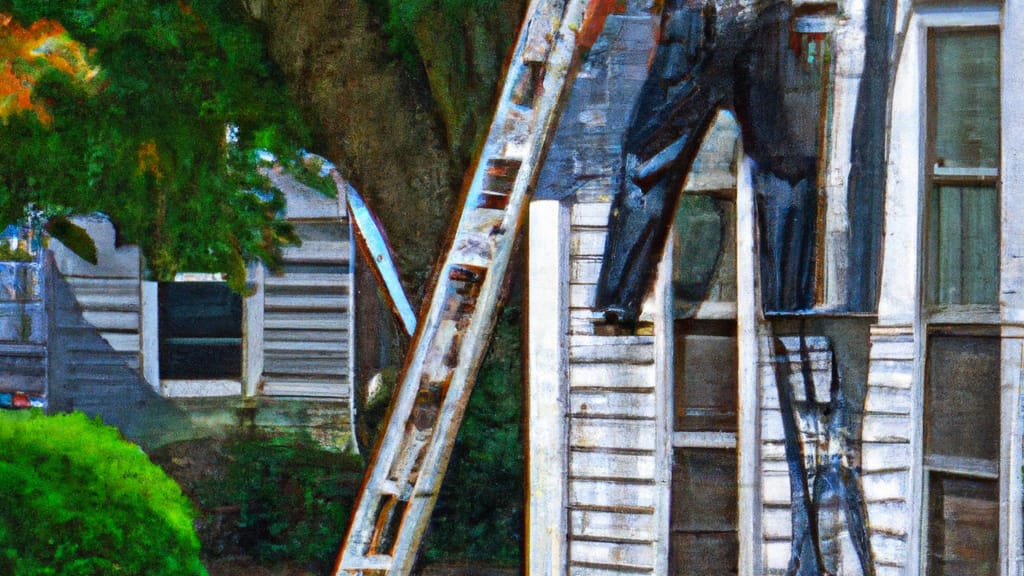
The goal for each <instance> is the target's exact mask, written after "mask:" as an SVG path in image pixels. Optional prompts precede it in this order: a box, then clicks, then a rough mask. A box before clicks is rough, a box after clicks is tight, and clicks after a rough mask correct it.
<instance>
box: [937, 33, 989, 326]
mask: <svg viewBox="0 0 1024 576" xmlns="http://www.w3.org/2000/svg"><path fill="white" fill-rule="evenodd" d="M926 171H927V173H926V176H927V187H928V198H927V204H926V206H927V223H926V230H927V248H928V249H927V263H926V270H927V280H926V289H927V302H928V304H931V305H953V306H956V305H970V304H973V305H978V304H981V305H985V304H996V303H997V302H998V297H999V194H998V189H997V181H998V178H999V31H998V30H997V29H990V28H982V29H953V30H950V29H933V30H931V31H929V34H928V157H927V160H926Z"/></svg>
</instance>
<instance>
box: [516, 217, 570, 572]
mask: <svg viewBox="0 0 1024 576" xmlns="http://www.w3.org/2000/svg"><path fill="white" fill-rule="evenodd" d="M529 218H530V223H529V246H530V250H529V254H530V258H529V262H528V264H527V271H528V275H529V276H528V278H529V281H528V282H527V286H528V290H529V298H528V299H527V301H528V310H527V322H528V325H527V330H528V337H527V350H528V354H527V387H528V393H527V404H528V407H527V414H528V418H527V422H528V428H529V429H528V431H527V438H528V440H527V442H528V448H527V452H528V458H527V462H528V465H527V483H528V488H527V496H526V499H527V503H526V508H527V522H526V546H527V550H529V553H528V554H527V573H528V574H531V576H558V575H559V574H563V573H564V572H565V570H566V565H567V558H568V554H567V544H566V532H567V524H566V518H567V517H566V513H565V510H566V506H567V502H568V487H567V478H568V454H567V447H568V436H567V430H566V416H565V415H566V412H567V409H568V400H567V389H568V346H567V342H568V310H569V303H568V297H569V294H568V291H569V281H568V272H569V254H568V250H567V245H568V242H567V241H566V239H567V238H568V235H569V230H568V221H569V217H568V208H567V206H566V205H564V204H562V203H561V202H559V201H557V200H537V201H534V202H531V203H530V216H529Z"/></svg>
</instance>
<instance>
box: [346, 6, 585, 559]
mask: <svg viewBox="0 0 1024 576" xmlns="http://www.w3.org/2000/svg"><path fill="white" fill-rule="evenodd" d="M584 5H585V2H583V1H582V0H573V1H571V2H570V3H569V5H568V7H566V6H564V5H563V2H554V3H544V2H542V0H534V2H533V5H532V6H531V12H530V13H531V14H533V15H534V17H533V18H531V19H529V20H527V22H526V24H525V25H524V29H523V31H522V32H521V34H520V41H519V43H518V45H517V49H516V53H515V56H514V58H513V60H512V63H513V64H512V67H511V70H514V71H515V72H517V73H518V74H515V73H510V75H509V76H508V77H507V80H506V84H505V87H504V89H503V93H502V97H501V100H500V104H499V108H498V110H497V112H496V115H495V120H494V122H493V124H492V128H491V134H490V135H489V137H488V140H487V145H486V148H485V150H484V152H483V153H482V155H481V160H480V162H479V164H478V166H477V169H476V171H475V174H474V179H473V181H472V184H471V186H470V188H469V190H468V192H467V196H466V199H465V205H464V209H463V212H462V215H461V218H460V221H459V224H458V227H457V229H456V233H455V235H454V237H453V240H452V246H451V249H450V250H449V252H448V253H447V257H446V260H445V264H444V266H443V267H442V268H441V277H440V278H439V279H438V282H437V284H436V286H435V290H434V293H433V296H432V299H431V306H430V308H429V309H428V310H427V313H426V317H425V318H424V320H423V321H422V322H421V323H420V324H419V329H418V330H417V338H416V339H415V341H416V346H415V348H414V350H413V351H412V353H411V355H410V358H409V361H408V364H407V367H406V370H405V372H404V373H403V378H402V385H401V389H400V391H399V395H398V397H397V398H396V401H395V404H394V406H393V407H392V412H391V414H390V416H389V425H388V428H387V429H386V430H385V432H384V438H382V440H381V442H380V443H379V445H378V449H377V451H376V453H375V455H374V458H373V461H372V464H371V468H370V471H369V472H368V474H367V478H366V480H365V483H364V487H363V491H362V492H361V494H360V498H359V503H358V504H357V507H356V511H355V514H354V515H353V521H352V526H351V528H350V531H349V534H348V537H347V539H346V544H345V548H344V549H343V553H342V557H341V561H340V565H339V573H341V571H343V570H362V569H366V570H377V571H379V570H389V569H390V570H394V571H395V573H406V572H407V571H408V569H409V568H410V567H411V563H412V560H413V559H414V558H415V551H416V547H417V544H418V542H419V539H420V537H421V536H422V532H423V530H424V529H425V527H426V524H427V521H428V519H429V512H430V510H431V509H432V507H433V504H434V502H435V501H436V497H437V492H438V488H439V481H440V479H441V477H443V473H444V467H445V466H444V465H445V464H446V462H447V458H448V456H449V455H450V453H451V447H452V446H451V445H452V444H453V442H454V436H455V434H456V433H457V430H458V424H459V422H460V420H461V416H462V414H463V412H464V410H465V404H466V402H467V400H468V392H469V389H470V388H471V385H472V383H471V378H472V376H473V375H474V374H475V372H476V369H477V367H478V366H479V363H480V361H481V359H482V357H483V353H484V352H485V350H486V345H487V343H488V340H489V335H490V332H491V330H492V328H493V324H494V320H495V309H496V306H497V303H498V297H499V295H500V292H501V288H502V286H503V284H504V277H505V273H506V271H507V266H508V260H509V257H510V255H511V251H512V247H513V244H514V239H515V235H516V233H517V231H518V228H519V225H520V222H521V218H522V213H523V207H524V205H525V199H526V196H527V192H528V188H529V187H530V186H531V185H532V183H533V180H534V179H535V172H536V168H537V166H536V165H537V164H538V162H539V160H540V158H541V156H542V152H543V143H544V140H545V137H546V135H547V132H548V131H549V130H550V129H551V127H552V124H553V122H554V116H555V115H556V108H557V105H558V102H559V101H560V100H561V95H562V91H563V88H564V83H565V79H566V76H567V75H569V72H570V67H571V65H572V61H573V55H574V54H575V48H576V46H575V33H576V31H578V30H579V29H580V27H581V25H582V20H583V13H584ZM552 6H556V7H557V8H558V12H559V13H558V14H556V15H555V17H557V18H559V20H560V24H561V26H560V31H559V33H558V34H557V35H555V36H554V38H553V39H551V41H552V44H553V45H552V46H551V47H550V48H549V50H548V51H547V52H548V54H547V55H548V61H547V63H546V66H545V68H544V73H545V75H544V91H543V93H542V95H541V97H540V101H539V103H538V104H537V105H535V106H533V108H532V109H531V110H529V111H528V112H526V113H525V114H528V115H532V118H529V117H526V118H525V120H526V122H530V121H532V122H533V123H534V124H535V125H532V126H529V125H527V126H516V125H514V123H515V122H516V121H515V115H516V114H517V113H518V114H519V115H520V116H522V115H524V111H523V110H522V109H514V107H516V105H515V104H514V103H513V97H514V93H513V91H514V90H515V88H516V86H515V85H516V80H518V79H520V78H521V76H522V75H523V74H530V73H531V70H530V66H531V63H529V62H524V61H523V60H524V58H523V56H524V52H525V50H526V48H527V43H528V40H529V32H530V30H529V28H530V27H531V26H534V25H536V23H537V22H538V21H540V19H543V18H545V17H547V18H549V20H548V22H545V23H544V24H547V23H550V22H551V21H550V18H551V10H550V8H551V7H552ZM564 9H567V12H566V14H565V15H564V16H565V17H564V18H562V17H561V16H562V14H561V12H562V10H564ZM538 14H540V16H537V15H538ZM553 28H554V27H553V26H552V28H551V29H553ZM536 124H539V125H536ZM523 129H525V138H522V140H524V141H523V142H517V140H519V139H517V138H515V137H516V136H519V135H521V134H517V131H518V132H523ZM513 145H514V146H515V148H513ZM510 152H511V154H510ZM515 152H519V154H515ZM520 155H522V157H520V158H517V157H518V156H520ZM501 159H512V160H513V161H516V162H517V164H516V166H515V169H516V170H517V174H516V176H515V183H514V185H513V187H512V190H511V194H510V197H509V198H508V200H507V205H506V206H505V207H504V212H503V214H502V218H501V221H500V224H499V225H498V227H497V228H493V229H492V232H491V235H493V234H497V235H498V236H499V237H498V238H497V239H496V240H495V242H494V243H493V244H491V245H490V246H489V251H490V254H489V257H488V256H485V257H483V258H481V257H480V254H479V253H477V254H474V253H473V250H472V247H473V241H474V240H480V237H481V229H487V228H488V227H489V226H490V225H491V224H490V223H489V222H488V220H487V218H482V217H481V214H483V213H484V212H485V211H486V210H485V209H483V208H481V207H482V206H484V205H485V198H484V192H485V190H484V182H485V178H486V176H487V171H488V169H489V168H493V165H492V164H491V162H490V160H501ZM492 212H493V211H492ZM484 215H485V216H486V214H484ZM492 216H493V215H492ZM486 237H487V235H486V234H485V235H484V238H486ZM464 247H469V248H467V249H463V248H464ZM462 267H470V268H474V267H475V268H476V269H477V270H478V271H479V272H480V273H482V274H483V275H484V277H483V279H482V282H480V287H479V292H478V293H477V294H470V295H469V296H466V295H464V294H463V295H457V294H456V292H457V291H458V288H457V286H458V283H457V282H456V281H455V280H454V279H453V274H455V273H456V272H458V271H459V270H460V269H461V268H462ZM462 304H465V305H471V306H472V311H471V313H470V314H471V316H470V318H469V320H468V321H465V320H464V319H461V318H458V310H456V311H454V312H452V311H449V312H450V313H454V314H455V316H456V320H458V325H461V326H458V327H457V328H456V333H454V334H441V333H439V332H440V328H441V327H442V321H443V320H444V314H445V311H446V309H448V308H449V307H451V306H453V305H454V306H456V307H458V306H459V305H462ZM450 315H451V314H450ZM448 320H449V326H448V328H451V320H453V319H452V318H448ZM460 331H461V333H462V334H461V336H460V335H459V334H458V332H460ZM451 351H456V352H457V355H458V359H457V361H456V362H455V365H454V366H448V367H447V368H446V367H440V370H438V368H439V366H437V365H436V364H437V358H436V356H437V355H438V354H445V353H450V352H451ZM431 355H433V356H434V358H433V359H432V358H431ZM431 360H433V364H435V365H430V366H428V365H427V364H428V361H431ZM448 368H450V370H448ZM446 370H447V373H446ZM431 372H433V373H431ZM438 376H440V378H441V379H442V380H445V379H447V382H448V385H447V387H448V389H447V390H446V391H442V393H443V398H442V401H441V405H440V407H439V408H438V411H437V414H436V416H435V420H434V422H433V423H431V425H430V426H427V427H426V431H425V432H422V433H417V432H415V431H413V430H412V429H413V428H415V426H414V425H413V424H412V423H411V422H410V416H411V415H412V414H413V410H414V408H415V407H416V400H417V396H418V395H419V394H420V393H421V392H422V391H421V384H423V383H424V382H425V379H426V378H428V377H435V378H436V377H438ZM410 432H411V434H410ZM438 440H441V441H440V442H439V441H438ZM424 451H425V453H423V452H424ZM399 452H402V454H400V453H399ZM409 453H412V454H411V455H410V454H409ZM399 457H404V460H396V459H397V458H399ZM410 457H411V459H410ZM396 461H397V463H398V464H399V469H398V470H397V471H396V470H395V469H394V466H395V464H396ZM413 469H416V470H415V474H416V476H417V478H416V481H415V483H414V485H413V486H412V487H411V493H409V492H410V487H408V486H404V485H402V483H404V482H405V481H406V480H407V478H406V476H407V475H410V474H412V473H413ZM389 477H392V478H394V477H397V482H398V484H396V482H395V481H392V480H390V479H389ZM389 491H390V495H391V497H392V501H391V502H390V503H389V504H388V503H383V500H384V497H385V496H386V495H387V494H388V493H389ZM399 495H402V496H404V497H405V498H404V502H405V504H404V506H406V509H405V510H399V511H397V513H398V514H402V515H403V516H402V518H401V519H400V524H399V528H398V533H397V536H396V537H395V543H394V545H393V546H391V550H393V551H396V552H395V553H396V555H398V556H400V557H397V558H394V562H392V563H390V565H389V562H388V556H387V554H380V553H377V554H371V553H369V552H370V551H369V548H370V547H371V545H372V544H373V543H374V541H375V538H377V539H379V538H380V537H381V535H380V534H379V533H378V532H380V531H381V525H380V522H382V521H383V522H392V521H393V520H388V519H387V518H383V517H384V516H386V515H387V514H393V513H395V512H394V511H392V510H391V509H390V508H387V509H385V507H387V506H394V505H396V503H395V502H394V500H393V498H394V497H397V496H399ZM382 518H383V519H382ZM409 519H411V521H410V522H406V520H409Z"/></svg>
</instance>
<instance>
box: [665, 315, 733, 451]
mask: <svg viewBox="0 0 1024 576" xmlns="http://www.w3.org/2000/svg"><path fill="white" fill-rule="evenodd" d="M674 359H675V368H674V372H675V375H674V376H675V390H674V391H673V396H674V401H675V429H676V430H685V431H716V432H734V431H735V430H736V394H737V391H736V390H737V389H736V381H737V370H738V368H737V363H736V325H735V323H734V322H732V321H721V322H712V321H696V322H683V321H676V332H675V354H674Z"/></svg>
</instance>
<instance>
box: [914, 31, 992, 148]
mask: <svg viewBox="0 0 1024 576" xmlns="http://www.w3.org/2000/svg"><path fill="white" fill-rule="evenodd" d="M931 41H932V53H931V57H932V70H933V71H934V76H933V80H932V81H933V92H932V94H933V97H934V102H933V103H932V105H933V106H934V108H933V116H932V117H933V118H934V122H935V132H934V134H935V144H934V145H935V149H934V151H935V162H936V163H938V164H939V165H940V166H944V167H947V168H965V167H966V168H980V167H984V168H998V167H999V32H998V31H997V30H970V31H955V32H954V31H934V32H932V35H931Z"/></svg>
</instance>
